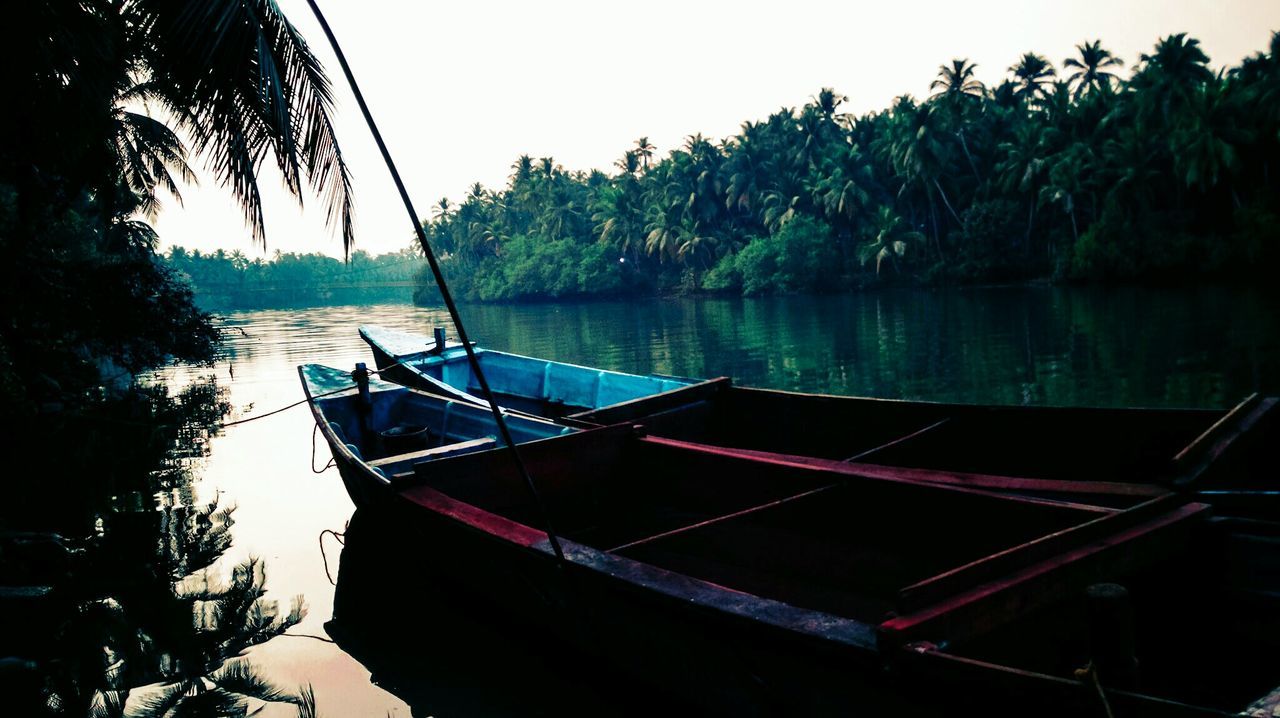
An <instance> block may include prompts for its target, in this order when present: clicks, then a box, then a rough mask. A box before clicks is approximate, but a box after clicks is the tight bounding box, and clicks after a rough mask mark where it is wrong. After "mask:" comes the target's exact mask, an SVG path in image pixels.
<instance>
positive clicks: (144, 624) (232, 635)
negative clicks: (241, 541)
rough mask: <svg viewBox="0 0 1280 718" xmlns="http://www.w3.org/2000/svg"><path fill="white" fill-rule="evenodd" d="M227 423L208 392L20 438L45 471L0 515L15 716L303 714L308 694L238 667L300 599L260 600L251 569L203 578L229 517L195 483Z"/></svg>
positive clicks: (211, 386)
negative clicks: (273, 708)
mask: <svg viewBox="0 0 1280 718" xmlns="http://www.w3.org/2000/svg"><path fill="white" fill-rule="evenodd" d="M228 410H229V405H228V404H227V402H226V399H225V390H223V389H221V388H219V387H218V386H217V384H216V382H215V381H214V380H213V379H212V378H209V379H206V380H203V381H199V382H196V383H194V384H192V385H191V386H189V387H187V388H186V389H184V390H182V391H180V392H178V393H177V394H176V395H172V396H171V395H170V394H169V392H168V390H167V389H166V387H164V386H162V385H152V386H149V387H144V388H141V389H139V390H138V391H137V392H136V393H134V394H132V395H130V396H128V397H126V398H122V399H116V400H111V401H109V402H103V403H102V404H100V405H99V406H97V407H96V408H94V409H93V410H92V411H91V412H88V413H80V414H76V415H74V416H66V415H58V416H55V417H52V418H40V419H39V420H35V421H32V422H31V423H30V425H28V426H26V427H23V428H21V429H19V433H18V436H17V439H18V443H17V444H16V445H17V446H20V447H22V449H23V451H24V452H27V453H28V455H30V456H38V457H43V458H44V459H45V460H46V461H48V462H50V463H51V464H54V465H51V466H49V467H48V469H47V471H46V472H45V474H44V475H40V476H38V477H36V479H35V480H32V481H29V482H26V483H22V484H17V485H14V484H11V485H10V486H9V487H8V489H7V491H8V492H10V493H11V494H12V496H11V500H9V501H6V502H3V507H0V591H3V593H0V599H3V601H2V603H0V624H3V625H0V657H5V656H10V657H12V658H9V659H5V660H4V663H3V668H0V684H3V687H4V688H5V689H6V694H7V695H10V696H18V701H17V703H16V705H13V707H14V708H16V709H17V714H21V715H49V716H95V717H98V716H101V717H103V718H106V717H108V716H124V715H125V714H126V712H127V714H128V715H129V716H131V717H134V716H137V717H142V716H169V717H172V718H181V717H182V716H246V715H249V714H250V713H252V712H255V711H256V710H257V709H258V708H260V707H261V706H262V705H264V704H266V703H275V704H283V705H285V706H288V707H291V708H293V709H294V710H296V712H297V714H298V715H300V716H314V715H315V701H314V697H313V695H312V693H311V691H310V688H309V687H307V688H302V689H299V690H291V689H285V688H282V687H280V686H276V685H273V684H272V683H271V682H270V681H268V680H267V679H266V678H264V677H263V676H262V675H260V674H259V673H258V672H257V671H255V669H254V666H253V665H252V663H251V662H250V661H249V659H247V658H245V657H244V656H243V654H244V652H245V650H246V649H248V648H250V647H252V646H255V645H258V644H261V643H263V642H265V641H268V640H270V639H272V638H274V637H276V636H278V635H280V634H282V633H284V632H285V631H287V630H288V629H289V628H290V627H292V626H294V625H296V624H297V623H298V622H299V621H301V620H302V618H303V617H304V616H305V614H306V604H305V602H304V600H303V597H302V596H295V597H294V598H293V599H292V602H291V604H290V605H289V607H288V609H287V610H283V609H281V607H280V606H279V605H278V602H277V601H275V600H272V599H269V598H267V597H266V595H265V594H266V587H267V571H266V566H265V564H264V563H263V562H262V560H260V559H258V558H253V557H250V558H249V559H247V560H245V561H243V562H241V563H239V564H238V565H236V566H234V567H232V568H231V569H230V571H229V575H226V573H227V572H226V571H223V570H220V569H219V567H218V566H216V565H215V562H217V561H218V559H219V558H221V557H222V556H223V554H224V553H225V552H226V551H227V549H228V548H229V547H230V546H231V543H232V534H231V527H232V525H233V524H234V519H233V514H234V512H235V507H234V505H230V504H227V503H224V502H223V501H222V499H221V497H219V498H217V499H214V500H213V501H203V502H202V501H200V500H198V498H197V491H196V487H195V484H196V479H197V475H198V469H199V467H200V464H201V462H202V461H203V459H204V458H205V457H206V456H207V455H208V442H209V438H210V437H211V436H212V435H213V434H214V433H215V432H216V427H217V425H218V424H219V422H220V421H221V420H222V419H223V418H224V417H225V416H226V415H227V413H228ZM10 689H11V690H10ZM126 708H127V711H126Z"/></svg>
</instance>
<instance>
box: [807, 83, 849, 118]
mask: <svg viewBox="0 0 1280 718" xmlns="http://www.w3.org/2000/svg"><path fill="white" fill-rule="evenodd" d="M809 99H810V100H812V101H813V106H814V107H816V108H818V111H819V112H820V113H821V114H822V116H823V117H825V118H826V119H833V118H834V117H835V116H836V109H838V108H839V107H840V105H842V104H844V103H845V102H848V101H849V98H847V97H845V96H844V95H842V94H840V93H838V92H836V91H835V90H833V89H831V88H830V87H824V88H822V89H821V90H818V94H817V95H815V96H813V97H811V98H809Z"/></svg>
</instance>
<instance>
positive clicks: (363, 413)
mask: <svg viewBox="0 0 1280 718" xmlns="http://www.w3.org/2000/svg"><path fill="white" fill-rule="evenodd" d="M351 378H352V380H354V381H355V383H356V388H357V389H359V391H360V403H359V411H360V433H361V434H362V435H363V438H364V440H365V441H366V442H370V443H369V444H368V445H367V446H365V447H364V448H365V451H368V450H369V449H372V448H374V446H373V444H372V442H374V441H376V439H375V437H374V433H373V395H372V394H370V393H369V367H367V366H366V365H365V363H364V362H356V369H355V371H353V372H351Z"/></svg>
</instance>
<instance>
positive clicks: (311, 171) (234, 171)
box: [0, 0, 352, 415]
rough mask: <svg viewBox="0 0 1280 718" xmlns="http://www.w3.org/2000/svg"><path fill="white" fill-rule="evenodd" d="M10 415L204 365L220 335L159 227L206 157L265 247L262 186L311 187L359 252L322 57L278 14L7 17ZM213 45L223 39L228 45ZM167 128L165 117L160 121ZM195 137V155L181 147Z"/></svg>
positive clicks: (6, 353) (0, 293) (134, 12)
mask: <svg viewBox="0 0 1280 718" xmlns="http://www.w3.org/2000/svg"><path fill="white" fill-rule="evenodd" d="M6 22H7V23H8V25H7V28H8V29H9V30H10V31H11V32H9V33H7V35H6V37H7V39H6V42H5V43H4V50H3V51H4V53H5V55H4V63H3V66H4V68H5V71H6V80H7V82H8V84H9V89H8V96H9V98H10V103H9V107H8V111H7V112H4V113H0V405H3V407H4V409H5V411H6V412H9V411H15V412H17V413H19V414H24V415H29V414H32V413H36V412H40V411H46V412H47V411H54V410H60V409H64V408H65V407H66V406H67V405H68V404H78V403H82V402H84V401H86V400H87V399H92V398H94V397H100V396H101V393H100V392H98V391H97V388H98V387H99V386H100V385H101V384H102V383H103V378H104V374H106V373H108V372H110V373H115V374H118V375H121V376H124V377H126V378H127V377H129V376H131V375H134V374H136V373H137V372H139V371H141V370H143V369H146V368H149V367H152V366H155V365H157V364H160V363H163V362H164V361H166V360H167V359H170V358H173V359H181V360H189V361H202V360H208V359H210V358H211V357H212V356H213V350H214V346H215V344H216V343H217V339H218V335H217V332H216V331H215V329H214V328H213V327H212V325H211V323H210V318H209V316H208V315H206V314H205V313H203V312H202V311H200V310H199V309H197V308H196V306H195V304H194V303H193V300H192V295H191V291H190V289H189V288H188V287H187V286H186V285H185V284H184V283H182V282H181V281H179V279H178V277H177V276H176V275H175V273H174V272H173V271H172V270H170V269H168V268H167V267H165V266H164V265H163V264H161V263H160V262H159V261H157V257H156V254H155V246H156V243H157V239H158V238H157V236H156V234H155V232H154V230H152V228H151V227H150V226H149V225H148V224H147V223H146V220H147V219H150V218H153V217H154V215H155V212H156V211H157V209H158V207H159V199H158V191H159V190H164V191H167V192H168V193H169V194H171V195H173V196H174V197H175V198H177V199H178V201H181V198H180V197H179V196H178V194H177V192H178V186H177V182H178V180H184V181H194V176H193V174H192V170H191V168H190V167H189V166H188V164H187V157H188V156H189V153H190V154H192V155H199V156H200V157H202V158H203V159H204V160H205V164H206V167H207V168H208V170H209V171H210V172H211V173H212V175H213V176H214V177H215V178H216V179H217V181H218V182H220V183H221V184H223V185H224V186H227V187H229V188H230V189H231V191H232V194H233V196H234V197H235V198H236V200H237V201H238V203H239V204H240V206H241V207H242V209H243V210H244V213H245V219H246V222H247V223H248V225H249V227H250V230H251V233H252V235H253V237H254V238H255V239H256V240H258V241H264V240H265V236H264V230H263V216H262V207H261V201H260V198H259V194H258V185H257V178H258V176H259V172H260V170H261V169H262V165H263V163H264V162H267V161H274V164H275V169H277V170H278V171H279V172H280V174H281V175H282V176H283V178H284V182H285V185H286V186H287V187H288V188H289V189H290V190H291V191H292V192H293V193H295V194H299V195H300V194H301V193H302V190H303V185H304V184H309V185H310V187H311V188H312V189H314V190H315V191H316V192H317V193H318V194H320V195H321V196H322V197H323V198H324V200H325V202H326V204H327V207H328V209H329V213H330V214H329V219H330V221H331V223H332V224H333V225H334V226H337V227H340V228H341V232H342V236H343V240H344V246H346V247H350V242H351V238H352V235H351V203H350V195H349V177H348V173H347V170H346V167H345V165H344V164H343V161H342V155H341V153H340V151H339V149H338V145H337V142H336V140H335V138H334V135H333V129H332V123H331V117H330V115H331V106H332V99H331V96H330V90H329V84H328V80H327V79H326V77H325V75H324V73H323V70H322V69H321V67H320V65H319V62H318V61H317V59H316V58H315V57H314V56H313V55H312V54H311V51H310V50H309V49H308V47H307V44H306V43H305V42H304V41H303V39H302V38H301V36H299V35H298V33H297V31H296V30H295V29H294V28H293V26H292V25H290V24H289V22H288V21H287V20H286V19H285V18H284V17H283V15H281V14H280V11H279V9H278V8H277V7H276V5H275V3H273V2H269V1H268V0H250V1H249V2H232V1H231V0H201V1H199V2H187V3H175V2H168V1H167V0H132V1H131V2H123V3H122V2H113V1H110V0H76V1H72V0H41V1H40V2H36V3H34V4H29V5H27V6H24V10H23V12H20V13H13V14H11V16H10V17H7V18H6ZM215 30H216V31H215ZM157 118H161V119H157ZM184 137H185V138H186V140H185V141H184V139H183V138H184Z"/></svg>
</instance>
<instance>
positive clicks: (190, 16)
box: [90, 0, 355, 251]
mask: <svg viewBox="0 0 1280 718" xmlns="http://www.w3.org/2000/svg"><path fill="white" fill-rule="evenodd" d="M90 4H96V3H90ZM117 7H118V8H119V10H118V11H119V12H124V13H128V14H131V15H132V16H133V17H131V18H130V21H131V22H130V25H129V27H132V28H136V30H135V32H139V33H143V34H144V35H145V39H144V38H138V39H137V45H136V46H135V47H134V49H135V50H136V57H135V61H136V62H137V65H135V66H134V70H135V71H137V70H138V69H141V71H142V73H143V74H144V75H145V77H146V79H147V83H148V88H149V90H150V93H149V94H150V96H151V97H152V98H153V99H154V100H155V101H156V102H157V103H158V104H159V106H160V107H161V108H162V109H163V110H164V111H165V112H166V114H167V115H168V116H169V118H171V121H172V122H174V124H175V125H176V127H177V128H178V129H180V130H182V131H183V132H185V133H186V134H187V136H189V137H190V138H191V141H192V149H193V150H194V152H195V153H196V154H197V155H199V156H201V157H204V158H207V161H206V166H207V167H208V169H209V170H210V171H211V172H212V173H213V175H214V177H215V178H216V179H217V180H218V181H219V182H220V183H222V184H223V185H224V186H227V187H229V188H230V190H231V193H232V195H233V196H234V197H235V198H236V200H237V201H238V203H239V204H240V205H241V208H242V209H243V211H244V216H245V219H246V221H247V222H248V224H249V227H250V229H251V230H252V233H253V237H254V238H255V239H256V240H258V241H259V242H262V243H265V241H266V229H265V226H264V223H263V215H262V201H261V195H260V194H259V191H258V177H259V175H260V173H261V170H262V164H263V162H264V161H265V160H266V159H267V158H268V157H271V158H273V159H274V161H275V168H276V170H277V171H279V172H280V174H281V176H282V177H283V178H284V185H285V187H286V188H288V190H289V191H290V192H292V193H293V194H294V195H296V196H299V197H301V193H302V186H303V184H310V185H311V187H312V188H313V190H314V191H315V192H316V193H317V194H319V195H320V196H321V197H322V198H323V199H324V202H325V205H326V211H327V216H328V220H329V222H330V224H331V225H333V226H336V227H338V228H339V229H340V232H341V235H342V241H343V247H344V248H345V249H347V250H348V251H349V250H350V248H351V245H352V242H353V241H354V239H355V237H354V227H353V224H352V220H353V215H352V198H351V176H350V172H349V171H348V169H347V166H346V163H345V162H344V160H343V157H342V151H341V149H340V148H339V145H338V141H337V137H336V135H335V133H334V129H333V122H332V117H331V115H332V112H333V94H332V89H331V87H330V85H329V80H328V78H327V77H326V75H325V73H324V69H323V67H322V66H321V64H320V60H319V59H318V58H317V57H316V56H315V55H314V54H313V53H312V51H311V48H310V46H309V45H308V44H307V42H306V40H304V39H303V37H302V35H301V34H300V33H299V32H298V30H297V29H296V28H295V27H294V26H293V24H292V23H290V22H289V20H288V19H287V18H286V17H285V16H284V14H283V13H282V12H281V11H280V9H279V7H277V6H276V4H275V2H272V1H271V0H245V1H243V2H233V1H231V0H198V1H196V2H186V3H175V2H171V1H170V0H135V1H134V2H130V3H124V4H117V3H106V6H105V7H104V8H103V9H104V10H107V9H108V8H110V9H115V8H117ZM215 28H216V29H217V31H216V32H215V31H213V29H215Z"/></svg>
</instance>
